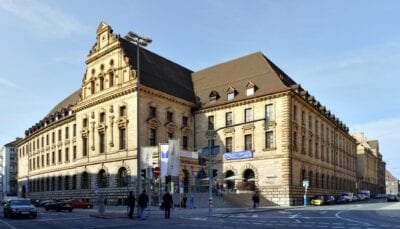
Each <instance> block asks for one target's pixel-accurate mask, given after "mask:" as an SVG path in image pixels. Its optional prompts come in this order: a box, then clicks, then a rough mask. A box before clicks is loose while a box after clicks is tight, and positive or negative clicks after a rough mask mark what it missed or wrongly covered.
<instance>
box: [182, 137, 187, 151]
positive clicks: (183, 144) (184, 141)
mask: <svg viewBox="0 0 400 229" xmlns="http://www.w3.org/2000/svg"><path fill="white" fill-rule="evenodd" d="M188 146H189V144H188V136H183V137H182V147H183V149H188Z"/></svg>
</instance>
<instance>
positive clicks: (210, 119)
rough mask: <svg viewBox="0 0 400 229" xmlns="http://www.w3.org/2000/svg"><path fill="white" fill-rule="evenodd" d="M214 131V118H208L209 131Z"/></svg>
mask: <svg viewBox="0 0 400 229" xmlns="http://www.w3.org/2000/svg"><path fill="white" fill-rule="evenodd" d="M213 129H214V116H213V115H211V116H208V130H213Z"/></svg>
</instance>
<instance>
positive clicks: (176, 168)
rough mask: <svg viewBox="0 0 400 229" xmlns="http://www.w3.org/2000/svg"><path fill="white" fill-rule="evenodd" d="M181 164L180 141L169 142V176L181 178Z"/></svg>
mask: <svg viewBox="0 0 400 229" xmlns="http://www.w3.org/2000/svg"><path fill="white" fill-rule="evenodd" d="M180 162H181V159H180V155H179V140H168V172H167V173H168V175H170V176H175V177H177V176H179V172H180V164H181V163H180Z"/></svg>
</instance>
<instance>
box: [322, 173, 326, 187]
mask: <svg viewBox="0 0 400 229" xmlns="http://www.w3.org/2000/svg"><path fill="white" fill-rule="evenodd" d="M321 188H325V175H324V174H322V175H321Z"/></svg>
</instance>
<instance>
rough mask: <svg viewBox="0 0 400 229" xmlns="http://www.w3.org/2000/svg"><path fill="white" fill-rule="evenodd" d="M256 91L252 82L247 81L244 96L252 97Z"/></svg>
mask: <svg viewBox="0 0 400 229" xmlns="http://www.w3.org/2000/svg"><path fill="white" fill-rule="evenodd" d="M256 89H257V87H256V85H255V84H254V83H253V82H251V81H249V82H248V83H247V85H246V95H247V96H251V95H254V92H255V91H256Z"/></svg>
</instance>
